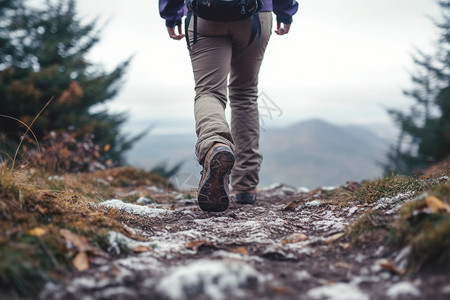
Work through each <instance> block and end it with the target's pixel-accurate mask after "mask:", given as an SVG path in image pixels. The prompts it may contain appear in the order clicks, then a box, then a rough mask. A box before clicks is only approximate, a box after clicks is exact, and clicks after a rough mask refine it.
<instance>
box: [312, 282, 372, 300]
mask: <svg viewBox="0 0 450 300" xmlns="http://www.w3.org/2000/svg"><path fill="white" fill-rule="evenodd" d="M308 296H309V297H311V298H314V299H323V298H325V299H328V300H369V296H368V295H366V294H364V293H363V292H362V291H361V290H360V289H359V287H358V286H357V285H354V284H351V283H350V284H348V283H342V282H339V283H335V284H332V285H324V286H320V287H317V288H314V289H311V290H309V291H308Z"/></svg>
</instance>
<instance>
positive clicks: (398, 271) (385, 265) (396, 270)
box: [379, 260, 405, 275]
mask: <svg viewBox="0 0 450 300" xmlns="http://www.w3.org/2000/svg"><path fill="white" fill-rule="evenodd" d="M379 264H380V267H381V268H382V269H384V270H386V271H389V272H392V273H395V274H398V275H403V274H405V271H404V270H402V269H400V268H399V267H397V266H396V265H395V264H394V263H392V262H390V261H388V260H382V261H380V262H379Z"/></svg>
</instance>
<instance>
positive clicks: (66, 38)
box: [0, 0, 139, 163]
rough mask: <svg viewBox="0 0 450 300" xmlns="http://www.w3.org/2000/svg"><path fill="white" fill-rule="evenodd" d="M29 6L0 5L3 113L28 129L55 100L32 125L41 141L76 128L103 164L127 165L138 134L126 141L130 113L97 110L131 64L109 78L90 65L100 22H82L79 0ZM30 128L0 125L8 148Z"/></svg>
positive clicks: (22, 2)
mask: <svg viewBox="0 0 450 300" xmlns="http://www.w3.org/2000/svg"><path fill="white" fill-rule="evenodd" d="M27 4H28V3H27V1H26V0H0V46H1V49H0V99H1V110H0V111H1V112H0V113H1V114H3V115H7V116H10V117H14V118H17V119H19V120H22V121H23V122H25V123H26V124H30V123H31V121H32V120H33V119H34V118H35V116H36V115H37V114H38V113H39V111H40V110H41V109H42V108H43V107H44V105H45V104H46V103H47V102H48V101H49V100H50V99H52V98H53V100H52V102H51V104H50V105H49V106H47V108H46V109H45V110H44V111H43V112H42V114H41V116H40V117H39V118H38V119H37V121H36V122H35V123H34V125H33V127H32V130H33V131H34V133H35V134H36V136H37V137H38V139H42V137H43V136H45V135H47V134H48V133H49V132H50V131H52V130H67V129H68V128H72V129H73V128H75V130H76V131H77V133H78V136H79V137H80V138H82V137H83V136H84V135H85V134H86V133H91V134H94V142H95V143H96V144H98V145H100V146H101V149H105V150H107V151H105V152H104V153H103V156H104V159H112V160H113V161H115V162H117V163H122V162H123V152H124V151H125V150H127V149H129V148H130V147H131V145H132V143H133V142H134V141H136V140H137V139H138V138H139V136H136V137H132V138H126V137H125V136H123V135H121V133H120V126H121V125H122V124H123V123H124V122H125V121H126V116H125V115H124V114H110V113H108V112H107V111H106V110H104V111H95V112H93V110H92V108H93V107H94V106H95V105H97V104H101V103H104V102H106V101H108V100H111V99H112V98H113V97H114V96H116V95H117V93H118V91H119V89H120V87H121V78H122V76H123V75H124V73H125V71H126V70H127V67H128V65H129V63H130V59H129V60H127V61H125V62H122V63H120V64H119V65H118V66H117V67H116V68H115V69H114V70H113V71H112V72H110V73H107V72H104V71H103V70H102V69H101V68H100V67H98V66H97V65H95V64H93V63H91V62H89V61H87V60H86V54H87V53H88V52H89V50H91V49H92V47H93V46H95V45H96V44H97V42H98V41H99V39H100V33H99V30H97V23H96V20H94V21H91V22H88V23H85V22H84V21H83V20H81V19H80V18H79V17H78V16H77V11H76V1H75V0H63V1H46V3H45V5H43V7H39V8H36V7H31V6H29V5H27ZM25 130H26V128H24V127H21V126H20V124H18V123H17V122H13V121H11V120H8V119H5V118H3V119H0V133H1V134H2V135H3V137H4V138H5V139H6V140H7V141H8V142H10V143H11V141H16V142H18V141H19V139H20V136H21V135H23V133H24V131H25Z"/></svg>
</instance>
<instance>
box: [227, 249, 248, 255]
mask: <svg viewBox="0 0 450 300" xmlns="http://www.w3.org/2000/svg"><path fill="white" fill-rule="evenodd" d="M230 251H231V252H234V253H240V254H242V255H248V251H247V249H245V248H244V247H236V248H234V249H231V250H230Z"/></svg>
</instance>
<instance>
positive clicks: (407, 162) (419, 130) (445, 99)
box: [385, 0, 450, 174]
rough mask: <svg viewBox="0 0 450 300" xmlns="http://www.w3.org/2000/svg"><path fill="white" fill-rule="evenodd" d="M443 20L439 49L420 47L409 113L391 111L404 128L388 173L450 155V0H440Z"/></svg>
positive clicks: (420, 166)
mask: <svg viewBox="0 0 450 300" xmlns="http://www.w3.org/2000/svg"><path fill="white" fill-rule="evenodd" d="M438 5H439V6H440V7H441V8H442V21H440V22H435V25H436V27H437V28H438V29H439V32H440V36H439V39H438V42H437V44H436V45H437V47H436V51H435V53H433V54H432V55H428V54H425V53H423V52H421V51H418V53H417V55H416V56H414V57H413V60H414V63H415V65H416V67H417V70H416V71H415V73H414V74H412V75H411V80H412V82H413V84H414V87H413V88H412V89H411V90H407V91H404V94H405V95H406V96H408V97H410V98H412V99H413V100H414V101H415V105H413V106H412V107H411V108H410V111H409V112H407V113H405V112H402V111H399V110H394V109H391V110H389V111H388V112H389V113H390V114H391V116H392V117H393V119H394V121H395V122H396V124H397V126H398V127H399V129H400V135H399V138H398V141H397V144H396V145H395V146H393V147H391V149H390V151H389V153H388V163H387V164H386V165H385V171H386V173H390V172H399V173H405V174H412V173H415V172H416V171H420V170H423V169H424V168H426V167H428V166H430V165H431V164H434V163H437V162H439V161H441V160H443V159H445V158H447V157H448V156H449V155H450V107H449V106H450V0H445V1H439V2H438Z"/></svg>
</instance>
